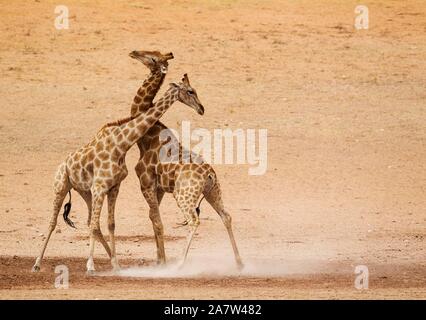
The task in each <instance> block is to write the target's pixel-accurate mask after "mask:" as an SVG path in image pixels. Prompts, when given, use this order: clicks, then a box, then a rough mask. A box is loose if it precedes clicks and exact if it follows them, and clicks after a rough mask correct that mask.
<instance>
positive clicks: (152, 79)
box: [32, 51, 173, 272]
mask: <svg viewBox="0 0 426 320" xmlns="http://www.w3.org/2000/svg"><path fill="white" fill-rule="evenodd" d="M129 55H130V57H132V58H134V59H137V60H139V61H140V62H142V63H143V64H144V65H145V66H147V67H148V68H149V69H150V71H151V73H150V75H149V76H148V78H147V79H146V80H145V81H144V82H143V84H142V86H141V87H140V88H139V90H138V92H137V94H136V96H135V98H134V104H135V105H137V106H145V107H147V106H151V104H152V100H153V99H154V97H155V95H156V94H157V92H158V90H159V89H160V87H161V84H162V83H163V81H164V77H165V75H166V73H167V71H168V60H170V59H173V54H172V53H171V52H170V53H166V54H161V53H160V52H158V51H132V52H131V53H130V54H129ZM132 108H133V107H132ZM129 120H131V118H128V119H125V120H124V121H129ZM118 123H120V122H118ZM108 134H110V130H109V129H108V128H103V129H102V130H100V131H99V132H98V133H97V135H96V136H95V138H94V139H93V140H92V142H90V143H89V144H88V145H86V146H85V147H83V148H81V149H80V150H78V151H76V152H75V153H74V154H71V155H69V156H68V158H67V160H66V162H65V164H64V163H63V164H62V165H61V166H60V167H59V169H58V172H57V174H56V177H55V184H54V191H55V200H54V205H53V207H54V208H53V215H52V219H51V221H50V226H49V231H48V234H47V237H46V239H45V241H44V244H43V247H42V249H41V253H40V256H39V257H38V258H37V259H36V262H35V264H34V266H33V269H32V270H33V271H34V272H37V271H39V270H40V266H41V261H42V259H43V256H44V253H45V251H46V247H47V244H48V242H49V239H50V237H51V235H52V232H53V230H54V229H55V227H56V224H57V217H58V214H59V210H60V207H61V205H62V202H63V201H64V198H65V195H66V193H65V194H63V190H65V189H67V188H66V187H64V184H65V185H69V181H68V180H69V177H67V176H68V175H69V172H68V171H66V168H67V165H68V164H69V162H71V164H69V165H70V166H73V167H72V169H73V170H74V172H73V174H75V175H77V173H76V171H78V170H81V172H80V178H81V180H82V182H83V183H82V184H83V188H75V190H76V191H77V192H78V193H79V194H80V195H81V197H82V198H83V199H84V201H85V202H86V205H87V209H88V219H87V224H88V225H89V224H90V221H91V216H92V208H93V202H94V199H93V195H92V190H91V188H90V183H88V182H87V183H85V182H84V180H90V177H89V174H88V172H89V173H91V175H92V176H93V168H94V167H95V164H98V165H100V164H101V160H104V158H105V159H106V156H105V155H103V158H101V159H95V153H94V152H93V150H92V151H89V153H86V154H89V156H85V155H84V151H87V150H88V149H90V148H91V149H93V148H95V151H96V152H98V153H99V152H101V151H103V150H104V148H105V145H104V143H103V142H102V140H105V139H107V140H108V138H107V136H108ZM110 139H111V138H109V140H110ZM98 140H99V143H97V141H98ZM84 149H85V150H84ZM106 151H107V152H110V151H111V148H110V150H106ZM82 154H83V156H82ZM71 156H72V158H71ZM121 161H122V163H120V164H119V167H120V171H121V173H120V177H119V179H117V180H119V182H118V183H117V184H116V185H115V186H114V188H112V189H111V190H110V192H108V211H109V215H108V230H109V233H110V241H111V250H110V249H109V247H108V246H107V245H106V242H105V240H104V239H103V237H102V238H101V239H100V241H101V243H102V244H103V245H104V247H105V250H106V251H107V253H108V255H109V256H110V257H111V264H112V265H113V268H114V269H118V268H119V265H118V262H117V260H116V254H115V237H114V232H115V223H114V212H115V203H116V200H117V196H118V192H119V189H120V183H121V181H122V180H124V179H125V178H126V176H127V167H126V165H125V163H124V157H123V159H122V160H121ZM72 162H75V163H74V164H73V163H72ZM84 166H87V170H86V169H84V168H83V167H84ZM82 168H83V169H82ZM102 168H103V169H108V168H107V165H103V167H102ZM71 172H72V170H71ZM75 180H78V179H75ZM71 187H72V186H71ZM71 187H70V188H68V192H70V190H71ZM70 209H71V193H70V202H69V205H68V208H67V209H65V212H64V219H65V222H66V223H67V224H69V225H70V226H72V227H74V224H73V223H72V222H71V220H69V219H68V213H69V210H70Z"/></svg>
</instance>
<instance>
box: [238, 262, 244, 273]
mask: <svg viewBox="0 0 426 320" xmlns="http://www.w3.org/2000/svg"><path fill="white" fill-rule="evenodd" d="M237 269H238V271H243V269H244V263H242V262H238V263H237Z"/></svg>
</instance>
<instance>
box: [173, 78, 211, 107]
mask: <svg viewBox="0 0 426 320" xmlns="http://www.w3.org/2000/svg"><path fill="white" fill-rule="evenodd" d="M170 85H171V86H172V87H174V88H176V89H178V92H179V93H178V100H179V101H180V102H182V103H184V104H186V105H187V106H189V107H191V108H192V109H194V110H195V111H197V113H198V114H199V115H203V114H204V107H203V105H202V104H201V102H200V99H198V96H197V92H196V91H195V89H194V88H193V87H191V85H190V83H189V79H188V75H187V74H186V73H185V74H184V75H183V78H182V82H180V83H179V84H176V83H171V84H170Z"/></svg>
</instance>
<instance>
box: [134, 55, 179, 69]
mask: <svg viewBox="0 0 426 320" xmlns="http://www.w3.org/2000/svg"><path fill="white" fill-rule="evenodd" d="M129 56H130V57H131V58H133V59H136V60H139V61H140V62H142V63H143V64H144V65H145V66H147V67H148V68H149V70H151V72H155V71H157V70H160V71H161V73H167V69H168V67H169V63H168V62H167V61H168V60H170V59H173V53H171V52H169V53H166V54H161V53H160V52H159V51H132V52H130V54H129Z"/></svg>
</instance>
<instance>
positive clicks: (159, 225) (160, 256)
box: [141, 186, 166, 264]
mask: <svg viewBox="0 0 426 320" xmlns="http://www.w3.org/2000/svg"><path fill="white" fill-rule="evenodd" d="M141 190H142V193H143V196H144V197H145V200H146V202H147V203H148V205H149V218H150V219H151V222H152V228H153V230H154V236H155V243H156V245H157V263H158V264H165V263H166V253H165V249H164V227H163V222H162V221H161V216H160V209H159V205H160V202H161V199H162V198H163V195H164V192H162V191H156V190H155V188H154V187H153V186H150V187H149V188H147V189H144V188H142V187H141Z"/></svg>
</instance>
